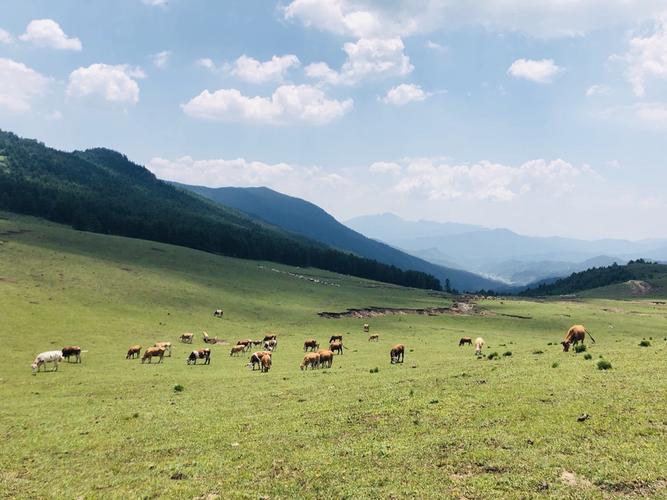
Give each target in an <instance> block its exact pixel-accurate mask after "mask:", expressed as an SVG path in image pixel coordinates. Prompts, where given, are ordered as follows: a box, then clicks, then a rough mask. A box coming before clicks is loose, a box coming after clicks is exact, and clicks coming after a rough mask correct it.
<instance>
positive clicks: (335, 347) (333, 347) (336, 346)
mask: <svg viewBox="0 0 667 500" xmlns="http://www.w3.org/2000/svg"><path fill="white" fill-rule="evenodd" d="M329 350H330V351H333V352H337V353H338V354H340V355H341V356H342V355H343V343H342V342H341V341H340V340H337V341H336V342H331V344H329Z"/></svg>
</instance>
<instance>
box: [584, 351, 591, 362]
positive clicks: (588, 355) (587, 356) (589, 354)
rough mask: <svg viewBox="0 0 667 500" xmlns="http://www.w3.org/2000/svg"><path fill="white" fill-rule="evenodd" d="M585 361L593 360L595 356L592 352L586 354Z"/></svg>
mask: <svg viewBox="0 0 667 500" xmlns="http://www.w3.org/2000/svg"><path fill="white" fill-rule="evenodd" d="M584 359H586V360H589V359H593V355H592V354H591V353H590V352H587V353H586V354H584Z"/></svg>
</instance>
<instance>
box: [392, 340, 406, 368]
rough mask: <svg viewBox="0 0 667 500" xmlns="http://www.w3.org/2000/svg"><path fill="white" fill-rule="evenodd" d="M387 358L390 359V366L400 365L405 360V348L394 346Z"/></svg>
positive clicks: (401, 345)
mask: <svg viewBox="0 0 667 500" xmlns="http://www.w3.org/2000/svg"><path fill="white" fill-rule="evenodd" d="M389 356H390V358H391V364H392V365H393V364H396V363H402V362H403V360H404V359H405V346H404V345H403V344H396V345H395V346H394V347H392V348H391V351H389Z"/></svg>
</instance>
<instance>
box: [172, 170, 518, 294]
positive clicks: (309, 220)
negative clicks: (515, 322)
mask: <svg viewBox="0 0 667 500" xmlns="http://www.w3.org/2000/svg"><path fill="white" fill-rule="evenodd" d="M173 184H174V185H175V186H178V187H180V188H182V189H186V190H189V191H192V192H194V193H197V194H199V195H201V196H204V197H206V198H208V199H210V200H212V201H215V202H218V203H220V204H222V205H225V206H227V207H231V208H234V209H237V210H240V211H242V212H244V213H246V214H248V215H250V216H252V217H256V218H258V219H260V220H262V221H264V222H267V223H269V224H272V225H275V226H278V227H280V228H283V229H285V230H287V231H290V232H292V233H295V234H298V235H301V236H305V237H307V238H310V239H312V240H315V241H319V242H322V243H325V244H327V245H329V246H331V247H334V248H337V249H340V250H343V251H348V252H352V253H354V254H356V255H359V256H362V257H366V258H372V259H375V260H378V261H380V262H383V263H385V264H391V265H394V266H396V267H399V268H401V269H404V270H408V269H414V270H417V271H422V272H424V273H428V274H431V275H433V276H435V277H436V278H438V279H439V280H440V281H441V283H442V284H443V285H444V284H445V281H446V280H449V282H450V285H451V287H452V288H456V289H458V290H461V291H464V290H465V291H476V290H480V289H486V290H489V289H493V290H507V286H506V285H505V284H503V283H502V282H499V281H496V280H492V279H488V278H484V277H482V276H479V275H476V274H474V273H470V272H467V271H464V270H460V269H454V268H449V267H447V266H446V265H445V266H443V265H440V263H434V262H428V261H427V260H424V259H421V258H418V257H417V256H414V255H409V254H407V253H405V252H403V251H401V250H398V249H396V248H393V247H392V246H390V245H387V244H385V243H381V242H379V241H375V240H373V239H370V238H367V237H366V236H364V235H362V234H360V233H358V232H356V231H354V230H352V229H350V228H349V227H346V226H345V225H343V224H341V223H340V222H338V221H337V220H336V219H335V218H333V217H332V216H331V215H329V214H328V213H327V212H325V211H324V210H322V209H321V208H320V207H318V206H317V205H314V204H312V203H310V202H308V201H305V200H302V199H300V198H294V197H292V196H287V195H284V194H282V193H278V192H276V191H273V190H271V189H269V188H266V187H257V188H237V187H221V188H209V187H203V186H188V185H185V184H177V183H173ZM454 226H458V225H454Z"/></svg>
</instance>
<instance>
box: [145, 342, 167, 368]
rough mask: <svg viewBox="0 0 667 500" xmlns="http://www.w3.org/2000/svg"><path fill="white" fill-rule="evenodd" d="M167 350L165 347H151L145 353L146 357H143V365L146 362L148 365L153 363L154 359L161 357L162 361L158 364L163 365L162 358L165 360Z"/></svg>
mask: <svg viewBox="0 0 667 500" xmlns="http://www.w3.org/2000/svg"><path fill="white" fill-rule="evenodd" d="M165 350H166V349H165V348H164V347H155V346H153V347H149V348H147V349H146V350H145V351H144V355H143V356H142V357H141V364H142V365H143V364H144V362H145V361H146V360H148V363H149V364H150V363H152V362H153V358H155V357H159V358H160V360H159V361H158V363H162V358H164V353H165Z"/></svg>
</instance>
